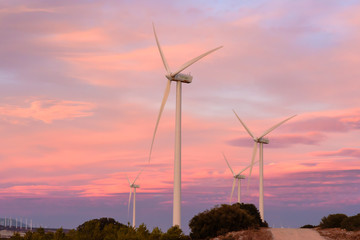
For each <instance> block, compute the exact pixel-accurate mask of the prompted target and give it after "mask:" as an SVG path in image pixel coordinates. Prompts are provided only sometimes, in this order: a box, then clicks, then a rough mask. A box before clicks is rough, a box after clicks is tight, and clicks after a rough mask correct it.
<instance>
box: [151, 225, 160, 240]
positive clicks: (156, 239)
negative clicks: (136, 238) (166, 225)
mask: <svg viewBox="0 0 360 240" xmlns="http://www.w3.org/2000/svg"><path fill="white" fill-rule="evenodd" d="M162 235H163V232H162V231H161V230H160V228H158V227H155V228H153V230H152V232H151V233H150V236H149V240H160V238H161V236H162Z"/></svg>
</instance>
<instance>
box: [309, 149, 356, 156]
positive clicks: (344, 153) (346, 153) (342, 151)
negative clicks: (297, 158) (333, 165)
mask: <svg viewBox="0 0 360 240" xmlns="http://www.w3.org/2000/svg"><path fill="white" fill-rule="evenodd" d="M313 155H314V156H321V157H331V156H340V157H355V158H360V149H358V148H342V149H339V150H337V151H327V152H325V151H324V152H315V153H313Z"/></svg>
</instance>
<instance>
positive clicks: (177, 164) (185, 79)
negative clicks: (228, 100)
mask: <svg viewBox="0 0 360 240" xmlns="http://www.w3.org/2000/svg"><path fill="white" fill-rule="evenodd" d="M153 30H154V35H155V39H156V44H157V46H158V49H159V52H160V56H161V59H162V61H163V64H164V67H165V69H166V75H165V77H166V78H167V79H168V81H167V85H166V88H165V93H164V97H163V99H162V102H161V106H160V111H159V115H158V118H157V121H156V125H155V130H154V134H153V138H152V141H151V147H150V154H149V162H150V158H151V152H152V148H153V145H154V139H155V134H156V130H157V128H158V125H159V121H160V118H161V114H162V112H163V110H164V107H165V104H166V101H167V98H168V96H169V93H170V85H171V82H172V81H175V82H176V120H175V160H174V198H173V226H175V225H178V226H179V227H180V228H181V83H191V81H192V78H193V77H192V76H191V75H190V74H183V73H181V72H182V71H183V70H185V69H186V68H187V67H189V66H190V65H192V64H194V63H195V62H197V61H199V60H200V59H201V58H203V57H205V56H206V55H209V54H210V53H212V52H214V51H216V50H218V49H219V48H222V46H221V47H217V48H214V49H212V50H210V51H208V52H206V53H203V54H201V55H200V56H198V57H196V58H193V59H191V60H190V61H188V62H186V63H184V64H183V65H182V66H181V67H179V68H178V69H177V70H176V71H174V72H171V70H170V68H169V65H168V63H167V61H166V58H165V55H164V54H163V51H162V49H161V46H160V43H159V40H158V37H157V35H156V31H155V26H154V24H153Z"/></svg>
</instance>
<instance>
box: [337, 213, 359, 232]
mask: <svg viewBox="0 0 360 240" xmlns="http://www.w3.org/2000/svg"><path fill="white" fill-rule="evenodd" d="M341 228H344V229H346V230H347V231H358V230H360V213H359V214H358V215H355V216H351V217H348V218H345V219H344V220H343V221H342V222H341Z"/></svg>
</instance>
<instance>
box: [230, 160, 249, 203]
mask: <svg viewBox="0 0 360 240" xmlns="http://www.w3.org/2000/svg"><path fill="white" fill-rule="evenodd" d="M223 156H224V159H225V161H226V163H227V165H228V167H229V169H230V171H231V173H232V174H233V177H234V181H233V185H232V189H231V194H230V204H231V201H232V196H233V194H234V189H235V185H236V180H237V182H238V200H237V201H238V203H241V201H240V193H241V179H245V175H242V174H241V173H243V172H244V171H246V170H247V169H248V168H249V167H251V164H250V165H248V166H247V167H245V168H244V169H243V170H241V171H240V172H239V173H237V174H235V173H234V171H233V170H232V168H231V166H230V164H229V162H228V160H227V159H226V157H225V154H224V153H223Z"/></svg>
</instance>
